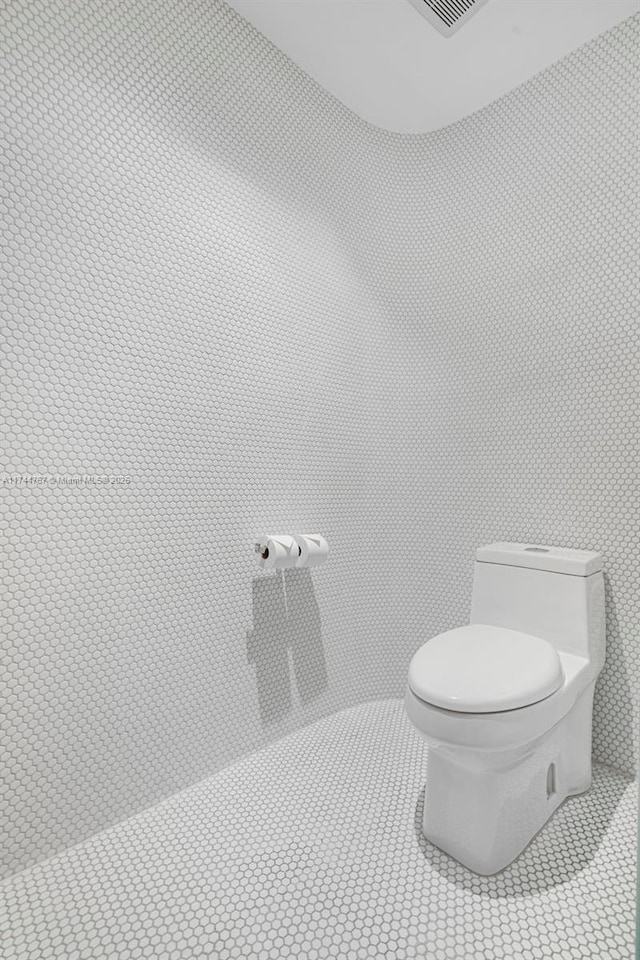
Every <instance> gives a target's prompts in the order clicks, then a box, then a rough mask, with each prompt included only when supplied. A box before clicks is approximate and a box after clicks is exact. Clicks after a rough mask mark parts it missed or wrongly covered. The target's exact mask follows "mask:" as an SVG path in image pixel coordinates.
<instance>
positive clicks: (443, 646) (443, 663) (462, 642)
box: [409, 623, 564, 713]
mask: <svg viewBox="0 0 640 960" xmlns="http://www.w3.org/2000/svg"><path fill="white" fill-rule="evenodd" d="M563 681H564V674H563V670H562V664H561V662H560V658H559V656H558V652H557V650H556V649H555V647H553V646H552V645H551V644H550V643H548V642H547V641H546V640H543V639H542V638H541V637H535V636H533V635H531V634H528V633H520V632H519V631H517V630H507V629H506V628H504V627H495V626H490V625H488V624H482V623H472V624H469V625H468V626H464V627H458V628H456V629H455V630H448V631H447V632H446V633H441V634H438V636H436V637H433V638H432V639H431V640H428V641H427V643H425V644H423V645H422V647H420V649H419V650H418V651H417V653H416V654H415V656H414V657H413V660H412V661H411V664H410V666H409V687H410V688H411V690H412V691H413V693H414V694H415V695H416V696H417V697H418V698H419V699H420V700H423V701H424V702H425V703H428V704H432V705H433V706H436V707H441V708H443V709H445V710H450V711H454V712H459V713H497V712H500V711H504V710H516V709H517V708H518V707H525V706H528V705H529V704H533V703H537V702H538V701H540V700H544V699H545V698H546V697H548V696H550V695H551V694H552V693H555V691H556V690H558V689H559V688H560V687H561V686H562V684H563Z"/></svg>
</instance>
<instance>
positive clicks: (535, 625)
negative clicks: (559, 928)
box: [471, 543, 605, 669]
mask: <svg viewBox="0 0 640 960" xmlns="http://www.w3.org/2000/svg"><path fill="white" fill-rule="evenodd" d="M471 623H489V624H493V625H495V626H498V627H508V628H510V629H512V630H521V631H523V632H524V633H532V634H534V636H537V637H543V638H544V639H545V640H548V641H549V642H550V643H553V645H554V646H555V647H556V648H557V649H558V650H564V651H566V652H567V653H573V654H576V655H578V656H582V657H588V658H589V659H590V660H591V661H592V662H593V663H594V665H595V666H597V667H598V669H599V668H600V667H601V666H602V664H603V663H604V651H605V612H604V578H603V574H602V557H601V556H600V554H598V553H592V552H590V551H586V550H567V549H565V548H562V547H547V546H540V545H536V544H527V543H492V544H490V545H489V546H487V547H480V549H479V550H478V552H477V554H476V562H475V565H474V573H473V593H472V598H471Z"/></svg>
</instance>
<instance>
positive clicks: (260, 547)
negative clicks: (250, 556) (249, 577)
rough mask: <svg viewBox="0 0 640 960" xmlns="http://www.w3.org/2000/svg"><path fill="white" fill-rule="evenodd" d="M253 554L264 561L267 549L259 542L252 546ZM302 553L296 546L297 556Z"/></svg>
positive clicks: (264, 544) (267, 553) (267, 554)
mask: <svg viewBox="0 0 640 960" xmlns="http://www.w3.org/2000/svg"><path fill="white" fill-rule="evenodd" d="M253 552H254V553H259V554H260V556H261V557H262V559H263V560H266V559H267V557H268V556H269V547H268V546H267V545H266V543H261V542H260V541H259V540H258V541H257V542H256V543H254V545H253ZM301 553H302V550H301V549H300V547H299V546H298V556H300V554H301Z"/></svg>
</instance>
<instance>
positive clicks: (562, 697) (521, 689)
mask: <svg viewBox="0 0 640 960" xmlns="http://www.w3.org/2000/svg"><path fill="white" fill-rule="evenodd" d="M470 619H471V622H470V623H469V624H468V625H466V626H463V627H457V628H455V629H453V630H449V631H447V632H446V633H442V634H439V635H438V636H436V637H433V638H432V639H431V640H428V641H427V643H425V644H423V646H422V647H421V648H420V649H419V650H418V651H417V652H416V654H415V656H414V657H413V659H412V661H411V664H410V667H409V677H408V684H407V692H406V697H405V704H406V709H407V714H408V716H409V719H410V720H411V722H412V723H413V724H414V726H415V727H416V728H417V729H418V731H419V732H420V733H421V734H422V735H423V736H424V738H425V739H426V741H427V744H428V764H427V785H426V790H425V803H424V814H423V824H422V829H423V833H424V835H425V837H426V838H427V839H428V840H430V841H431V842H432V843H434V844H435V845H436V846H438V847H439V848H440V849H442V850H444V851H445V852H446V853H448V854H450V855H451V856H452V857H454V858H455V859H456V860H459V861H460V862H461V863H462V864H464V865H465V866H467V867H469V868H470V869H471V870H473V871H474V872H476V873H480V874H485V875H486V874H492V873H497V872H498V871H499V870H502V869H503V868H504V867H506V866H507V865H508V864H509V863H510V862H511V861H512V860H513V859H515V857H517V856H518V854H519V853H520V852H521V851H522V850H523V849H524V847H525V846H526V845H527V844H528V843H529V841H530V840H531V839H532V838H533V836H534V835H535V834H536V833H537V831H538V830H539V829H540V828H541V827H542V826H543V825H544V823H545V822H546V820H547V819H548V818H549V817H550V816H551V814H552V813H553V811H554V810H555V809H556V808H557V807H558V806H559V805H560V803H562V801H563V800H564V799H565V798H566V797H567V796H569V795H571V794H576V793H582V792H583V791H585V790H587V789H588V787H589V785H590V782H591V722H592V704H593V692H594V687H595V681H596V678H597V676H598V674H599V672H600V670H601V669H602V665H603V663H604V653H605V617H604V580H603V574H602V559H601V557H600V556H599V555H598V554H597V553H591V552H587V551H579V550H566V549H561V548H556V547H542V546H532V545H528V544H511V543H499V544H492V545H490V546H488V547H482V548H481V549H480V550H478V552H477V559H476V563H475V567H474V583H473V593H472V603H471V618H470Z"/></svg>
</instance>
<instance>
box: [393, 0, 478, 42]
mask: <svg viewBox="0 0 640 960" xmlns="http://www.w3.org/2000/svg"><path fill="white" fill-rule="evenodd" d="M486 2H487V0H409V3H410V4H411V6H412V7H415V8H416V10H417V11H418V12H419V13H421V14H422V16H423V17H424V18H425V20H428V21H429V23H430V24H431V26H432V27H435V28H436V30H437V31H438V33H441V34H442V36H443V37H450V36H452V34H454V33H455V32H456V30H459V29H460V27H462V26H463V25H464V24H465V23H466V22H467V20H468V19H469V18H470V17H472V16H473V15H474V13H475V12H476V10H479V9H480V7H482V6H484V4H485V3H486Z"/></svg>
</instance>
